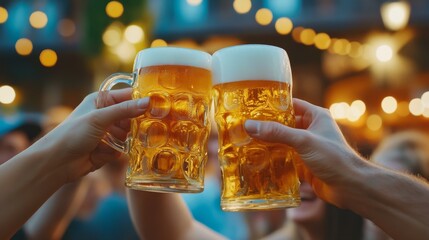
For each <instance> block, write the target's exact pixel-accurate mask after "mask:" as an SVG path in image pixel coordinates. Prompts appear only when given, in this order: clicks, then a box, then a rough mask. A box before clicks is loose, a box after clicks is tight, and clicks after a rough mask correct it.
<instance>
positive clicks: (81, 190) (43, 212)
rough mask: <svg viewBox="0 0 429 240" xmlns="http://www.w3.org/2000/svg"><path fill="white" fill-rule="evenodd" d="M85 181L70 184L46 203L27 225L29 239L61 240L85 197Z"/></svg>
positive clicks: (26, 231) (86, 186)
mask: <svg viewBox="0 0 429 240" xmlns="http://www.w3.org/2000/svg"><path fill="white" fill-rule="evenodd" d="M87 188H88V184H87V182H86V180H85V179H81V180H78V181H76V182H73V183H68V184H66V185H64V186H63V187H61V188H60V189H59V190H58V191H57V192H55V193H54V195H52V196H51V197H50V198H49V199H48V201H46V202H45V203H44V204H43V205H42V207H41V208H40V209H39V210H37V211H36V213H35V214H34V215H33V216H32V217H31V218H30V220H28V222H27V223H26V224H25V233H26V235H27V237H28V238H29V239H61V237H62V236H63V234H64V232H65V231H66V229H67V227H68V225H69V224H70V222H71V220H72V219H73V218H74V216H75V214H76V212H77V210H78V209H79V206H80V204H81V202H82V200H83V198H84V197H85V194H86V191H87Z"/></svg>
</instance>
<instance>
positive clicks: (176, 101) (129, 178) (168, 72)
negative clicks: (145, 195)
mask: <svg viewBox="0 0 429 240" xmlns="http://www.w3.org/2000/svg"><path fill="white" fill-rule="evenodd" d="M117 83H125V84H128V85H130V86H131V87H132V88H133V91H132V98H133V99H138V98H143V97H150V102H149V107H148V109H147V111H146V113H145V114H144V115H142V116H139V117H137V118H134V119H132V120H131V131H130V133H129V134H128V137H127V139H126V141H125V142H122V141H120V140H119V139H116V138H114V137H113V136H112V135H110V134H107V136H106V138H105V139H104V141H105V142H106V143H108V144H109V145H110V146H112V147H113V148H115V149H117V150H119V151H121V152H124V153H127V154H128V155H129V167H128V171H127V174H126V186H127V187H130V188H133V189H137V190H147V191H162V192H201V191H203V189H204V166H205V163H206V161H207V140H208V136H209V132H210V123H209V117H208V113H209V106H210V100H211V99H210V91H211V87H212V81H211V55H210V54H208V53H205V52H201V51H197V50H191V49H182V48H173V47H162V48H150V49H145V50H143V51H140V52H139V53H138V55H137V56H136V60H135V63H134V71H133V73H131V74H127V73H116V74H113V75H112V76H110V77H109V78H107V79H106V80H105V81H104V82H103V84H102V85H101V87H100V94H99V101H98V105H99V106H103V97H102V96H103V94H108V91H109V90H110V89H111V88H112V87H113V86H114V85H116V84H117Z"/></svg>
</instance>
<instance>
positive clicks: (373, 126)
mask: <svg viewBox="0 0 429 240" xmlns="http://www.w3.org/2000/svg"><path fill="white" fill-rule="evenodd" d="M366 126H367V127H368V128H369V129H370V130H372V131H377V130H380V128H381V127H382V126H383V120H382V119H381V117H380V116H378V115H377V114H372V115H370V116H369V117H368V118H367V119H366Z"/></svg>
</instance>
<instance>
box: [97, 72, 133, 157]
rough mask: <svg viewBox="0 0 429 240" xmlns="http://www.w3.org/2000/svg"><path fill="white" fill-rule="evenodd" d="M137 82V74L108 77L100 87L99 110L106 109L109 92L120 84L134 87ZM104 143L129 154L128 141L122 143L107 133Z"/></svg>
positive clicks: (118, 74)
mask: <svg viewBox="0 0 429 240" xmlns="http://www.w3.org/2000/svg"><path fill="white" fill-rule="evenodd" d="M134 81H135V73H114V74H112V75H110V76H109V77H107V78H106V79H105V80H104V82H103V83H102V84H101V85H100V89H99V90H98V96H97V108H103V107H106V99H107V96H108V95H109V91H110V90H111V89H112V88H113V87H114V86H115V85H116V84H118V83H125V84H127V85H129V86H131V87H132V86H133V85H134ZM101 141H102V142H104V143H105V144H107V145H109V146H110V147H112V148H113V149H115V150H116V151H119V152H121V153H128V150H129V149H128V144H127V142H126V141H122V140H119V139H117V138H116V137H114V136H113V135H112V134H110V133H109V132H106V135H105V136H104V138H102V139H101Z"/></svg>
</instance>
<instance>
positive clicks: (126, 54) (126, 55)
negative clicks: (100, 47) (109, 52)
mask: <svg viewBox="0 0 429 240" xmlns="http://www.w3.org/2000/svg"><path fill="white" fill-rule="evenodd" d="M115 53H116V55H117V56H118V57H119V59H120V60H122V61H123V62H131V61H132V60H133V59H134V57H135V55H136V48H135V47H134V46H133V45H132V44H130V43H128V42H126V41H123V42H121V43H120V44H119V45H118V46H117V47H116V49H115Z"/></svg>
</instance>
